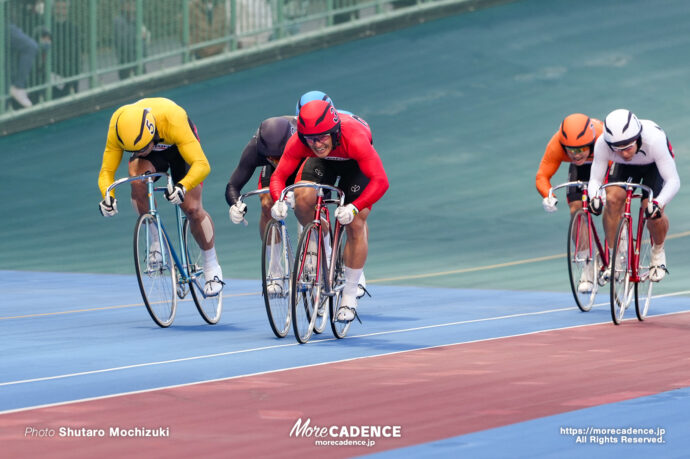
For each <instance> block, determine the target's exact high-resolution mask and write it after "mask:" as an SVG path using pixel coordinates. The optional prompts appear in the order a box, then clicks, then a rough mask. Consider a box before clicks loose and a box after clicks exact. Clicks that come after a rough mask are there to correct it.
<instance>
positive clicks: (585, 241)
mask: <svg viewBox="0 0 690 459" xmlns="http://www.w3.org/2000/svg"><path fill="white" fill-rule="evenodd" d="M583 226H584V230H583ZM591 231H592V230H591V227H590V226H589V218H588V214H587V212H585V211H584V209H578V210H577V211H576V212H575V213H574V214H573V216H572V217H571V219H570V225H569V226H568V240H567V254H568V260H567V261H568V277H569V279H570V289H571V291H572V292H573V298H575V304H576V305H577V307H578V308H579V309H580V310H581V311H582V312H588V311H590V310H591V309H592V305H593V304H594V300H595V298H596V295H597V291H598V289H599V282H598V279H597V277H598V273H599V268H600V267H601V254H600V253H599V248H598V246H597V245H596V244H592V242H593V236H592V234H591ZM583 282H590V283H591V284H592V288H591V289H590V290H589V291H586V292H580V286H581V284H582V283H583Z"/></svg>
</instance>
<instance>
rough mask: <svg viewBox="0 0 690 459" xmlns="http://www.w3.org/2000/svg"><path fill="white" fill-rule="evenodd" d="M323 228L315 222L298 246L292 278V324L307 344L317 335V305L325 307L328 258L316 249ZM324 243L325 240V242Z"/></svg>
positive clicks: (296, 333)
mask: <svg viewBox="0 0 690 459" xmlns="http://www.w3.org/2000/svg"><path fill="white" fill-rule="evenodd" d="M319 238H321V229H320V228H319V226H318V225H316V224H314V223H309V224H308V225H307V226H305V227H304V230H303V231H302V235H301V236H300V238H299V243H298V244H297V251H296V255H295V266H294V269H293V271H292V276H291V281H292V285H291V292H290V293H291V295H290V296H291V301H290V306H291V309H292V325H293V328H294V330H295V338H297V341H299V342H300V343H302V344H304V343H306V342H307V341H309V338H311V335H312V333H313V332H314V325H315V323H316V319H317V317H318V311H317V305H320V304H321V296H322V294H323V280H324V277H323V269H322V264H323V262H324V257H323V256H321V257H319V256H318V253H316V250H315V249H314V247H318V244H319ZM322 241H323V240H322Z"/></svg>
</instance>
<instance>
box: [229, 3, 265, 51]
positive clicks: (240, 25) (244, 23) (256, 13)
mask: <svg viewBox="0 0 690 459" xmlns="http://www.w3.org/2000/svg"><path fill="white" fill-rule="evenodd" d="M258 30H261V32H257V33H254V32H255V31H258ZM272 33H273V11H272V10H271V5H270V4H269V2H268V1H267V0H237V34H238V35H240V36H241V38H240V39H239V40H238V44H239V47H240V48H252V47H254V46H257V45H260V44H261V43H266V42H267V41H269V40H270V39H271V35H272ZM247 34H250V35H248V36H247ZM243 35H244V36H243Z"/></svg>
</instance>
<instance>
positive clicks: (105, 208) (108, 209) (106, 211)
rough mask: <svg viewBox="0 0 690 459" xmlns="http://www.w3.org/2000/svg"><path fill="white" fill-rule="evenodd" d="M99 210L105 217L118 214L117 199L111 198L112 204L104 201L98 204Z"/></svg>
mask: <svg viewBox="0 0 690 459" xmlns="http://www.w3.org/2000/svg"><path fill="white" fill-rule="evenodd" d="M98 209H99V210H100V211H101V215H103V216H104V217H112V216H113V215H115V214H116V213H117V199H115V198H110V204H108V202H107V201H106V200H105V199H104V200H102V201H101V202H100V203H98Z"/></svg>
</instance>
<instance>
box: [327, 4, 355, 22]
mask: <svg viewBox="0 0 690 459" xmlns="http://www.w3.org/2000/svg"><path fill="white" fill-rule="evenodd" d="M358 3H359V0H340V2H339V3H338V8H351V7H353V6H357V4H358ZM357 19H359V10H354V11H348V12H347V13H339V14H334V15H333V25H337V24H342V23H343V22H349V21H355V20H357Z"/></svg>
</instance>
